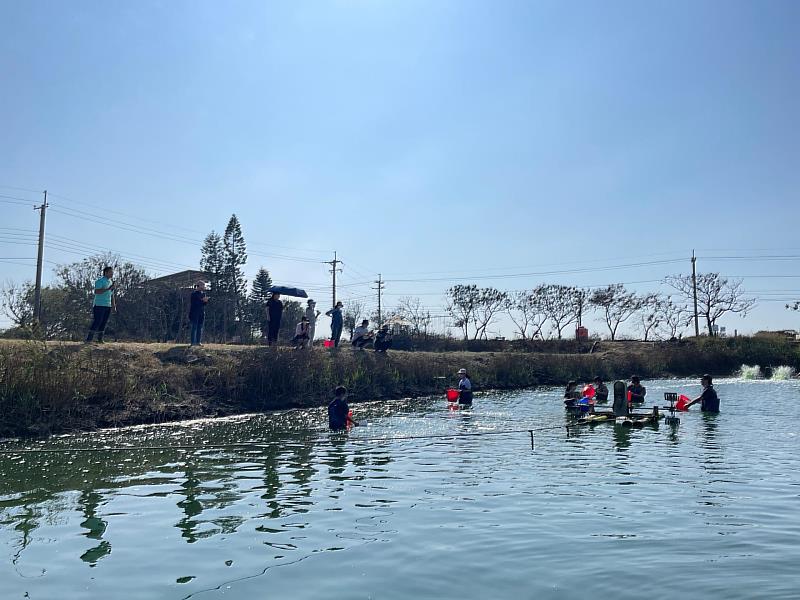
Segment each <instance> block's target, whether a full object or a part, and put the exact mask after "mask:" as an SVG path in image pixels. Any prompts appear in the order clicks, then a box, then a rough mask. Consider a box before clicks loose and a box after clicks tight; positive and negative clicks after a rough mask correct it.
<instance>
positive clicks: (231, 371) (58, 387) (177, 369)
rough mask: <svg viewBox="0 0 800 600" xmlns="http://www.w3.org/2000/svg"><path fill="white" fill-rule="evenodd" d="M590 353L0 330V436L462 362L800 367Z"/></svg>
mask: <svg viewBox="0 0 800 600" xmlns="http://www.w3.org/2000/svg"><path fill="white" fill-rule="evenodd" d="M602 348H603V351H601V352H597V353H594V354H545V353H517V352H497V353H494V352H485V353H478V352H442V353H431V352H390V353H389V354H388V355H379V354H375V353H374V352H369V351H367V352H354V351H352V350H351V349H350V348H342V349H339V350H338V351H336V352H330V351H326V350H323V349H321V348H315V349H313V350H311V351H299V352H298V351H292V350H287V349H283V348H281V349H272V348H265V347H254V346H226V345H216V344H212V345H208V346H205V347H204V348H203V349H201V350H190V349H189V348H187V347H186V346H174V345H172V344H139V343H119V344H117V343H108V344H105V345H103V346H85V345H82V344H76V343H57V342H56V343H53V342H51V343H47V344H44V343H41V342H32V341H25V342H20V341H8V340H5V341H0V436H30V435H43V434H48V433H54V432H61V431H69V430H75V429H93V428H98V427H107V426H114V425H127V424H138V423H154V422H155V423H158V422H164V421H171V420H178V419H187V418H196V417H201V416H213V415H228V414H235V413H241V412H247V411H253V410H271V409H279V408H287V407H297V406H313V405H319V404H321V403H323V402H326V401H327V400H328V399H329V397H330V394H331V390H332V389H333V387H335V386H336V385H344V386H346V387H347V388H348V389H349V390H350V392H351V394H352V397H353V398H354V399H355V400H356V401H358V400H372V399H380V398H397V397H409V396H421V395H430V394H438V393H441V392H442V391H443V390H444V388H445V387H447V386H448V385H452V384H454V383H455V381H456V377H455V373H456V372H457V370H458V369H459V368H461V367H464V368H466V369H467V370H468V371H469V372H470V374H471V376H472V378H473V381H474V382H475V383H476V384H477V385H479V386H480V387H481V388H483V389H512V388H524V387H532V386H536V385H544V384H554V385H555V384H563V383H564V382H565V381H567V380H570V379H575V380H578V381H588V380H590V379H591V378H592V377H594V375H597V374H600V375H602V376H603V377H605V378H606V379H608V380H612V379H615V378H627V377H628V376H629V375H630V374H631V373H634V372H635V373H638V374H640V375H641V376H642V377H654V376H663V375H680V376H687V375H696V374H699V373H703V372H711V373H713V374H715V375H724V374H729V373H731V372H733V371H734V370H736V369H738V368H739V366H740V365H741V364H742V363H743V362H747V363H757V364H761V365H762V366H766V365H773V366H777V365H779V364H787V365H791V366H794V367H796V368H797V367H800V358H798V352H797V350H796V348H794V347H792V346H790V345H788V344H784V343H778V342H776V341H774V340H768V341H766V342H765V341H762V340H758V339H756V338H737V339H736V340H701V341H698V343H686V344H682V345H675V344H662V345H655V344H615V345H611V344H603V345H602Z"/></svg>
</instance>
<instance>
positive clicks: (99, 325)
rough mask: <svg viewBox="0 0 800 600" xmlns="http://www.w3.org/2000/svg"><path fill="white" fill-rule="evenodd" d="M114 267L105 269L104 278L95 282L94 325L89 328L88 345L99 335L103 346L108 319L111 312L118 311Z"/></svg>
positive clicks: (99, 342) (98, 340)
mask: <svg viewBox="0 0 800 600" xmlns="http://www.w3.org/2000/svg"><path fill="white" fill-rule="evenodd" d="M113 276H114V267H103V276H102V277H100V279H98V280H97V281H95V282H94V301H93V302H92V325H91V326H90V327H89V335H88V336H86V343H89V342H91V341H93V340H94V334H95V333H96V334H97V343H98V344H102V343H104V342H103V334H104V333H105V331H106V325H107V324H108V317H110V316H111V311H112V310H114V311H116V310H117V299H116V298H115V297H114V282H113V281H112V280H111V278H112V277H113Z"/></svg>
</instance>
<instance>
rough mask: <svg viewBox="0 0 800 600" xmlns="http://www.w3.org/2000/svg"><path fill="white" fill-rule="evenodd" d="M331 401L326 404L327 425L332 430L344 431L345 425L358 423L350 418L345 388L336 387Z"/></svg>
mask: <svg viewBox="0 0 800 600" xmlns="http://www.w3.org/2000/svg"><path fill="white" fill-rule="evenodd" d="M333 393H334V398H333V401H332V402H331V403H330V404H328V427H330V428H331V430H333V431H344V430H346V429H347V425H348V424H351V425H358V423H356V422H355V421H353V420H352V419H351V418H350V407H349V406H348V405H347V388H345V387H344V386H341V385H340V386H339V387H337V388H336V389H335V390H334V391H333Z"/></svg>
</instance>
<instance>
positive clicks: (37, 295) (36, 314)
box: [33, 190, 47, 324]
mask: <svg viewBox="0 0 800 600" xmlns="http://www.w3.org/2000/svg"><path fill="white" fill-rule="evenodd" d="M33 210H38V211H39V254H38V256H37V257H36V287H35V289H34V293H33V320H34V321H35V322H36V323H37V324H39V322H40V319H41V316H42V263H43V262H44V217H45V213H46V212H47V190H45V191H44V202H43V203H42V205H41V206H35V207H34V208H33Z"/></svg>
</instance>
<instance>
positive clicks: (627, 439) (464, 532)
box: [0, 380, 800, 599]
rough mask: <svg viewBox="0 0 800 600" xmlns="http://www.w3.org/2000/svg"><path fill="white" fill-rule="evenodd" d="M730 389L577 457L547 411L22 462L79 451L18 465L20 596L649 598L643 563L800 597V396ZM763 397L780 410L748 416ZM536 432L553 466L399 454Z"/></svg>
mask: <svg viewBox="0 0 800 600" xmlns="http://www.w3.org/2000/svg"><path fill="white" fill-rule="evenodd" d="M693 386H694V387H696V383H695V382H694V381H692V382H688V381H658V382H649V383H648V390H649V391H650V392H651V393H652V394H653V397H654V398H655V397H658V396H659V395H660V394H662V393H663V392H664V391H684V390H688V391H696V390H695V389H694V387H693ZM717 388H718V391H719V393H720V396H721V398H722V408H723V412H722V413H720V414H719V415H702V414H700V413H697V412H690V413H688V414H687V413H684V414H682V415H681V424H680V425H679V426H662V427H660V428H653V427H645V428H644V429H641V430H637V429H628V428H624V427H617V426H615V425H614V424H597V425H595V426H592V427H586V428H581V429H579V430H576V431H575V433H574V435H570V437H567V436H566V435H565V430H564V425H565V416H564V414H563V408H562V407H561V402H560V399H559V396H560V394H559V393H558V391H556V392H550V391H537V392H519V393H511V394H509V393H505V394H504V393H497V394H487V395H484V396H481V397H479V398H478V399H477V400H476V404H475V406H474V407H473V408H472V409H471V410H465V411H448V410H447V408H446V406H445V403H444V402H443V401H440V400H419V401H405V402H389V403H371V404H368V405H359V406H357V407H356V412H357V413H358V417H359V419H360V420H361V421H362V422H363V423H364V427H359V428H356V429H354V430H353V431H351V432H350V434H349V435H338V434H337V435H330V434H328V432H327V431H325V429H324V425H325V421H324V419H325V414H324V411H323V410H308V411H292V412H286V413H282V414H277V415H270V416H253V417H247V418H238V419H230V420H225V421H204V422H196V423H190V424H181V425H173V426H159V427H140V428H131V429H127V430H119V431H106V432H100V433H96V434H85V435H77V436H63V437H59V438H55V439H51V440H48V441H46V442H29V443H25V444H16V445H15V444H14V443H11V442H6V443H5V444H4V445H3V448H4V449H16V450H24V449H47V450H57V452H52V453H51V452H48V453H23V452H16V453H10V454H2V455H0V472H2V480H0V546H2V548H3V549H4V552H5V553H6V557H7V560H6V561H3V563H2V564H3V566H2V567H0V580H1V581H2V582H3V589H4V593H3V598H4V599H5V598H6V597H9V598H25V597H32V598H41V597H44V598H55V597H58V598H65V599H71V598H84V597H89V596H91V597H121V598H170V599H172V598H175V599H178V598H188V597H192V598H222V597H223V596H225V597H226V598H235V599H244V598H254V597H263V595H264V592H265V590H269V593H270V594H272V596H271V597H276V598H284V597H292V598H339V597H342V596H343V595H345V596H351V595H352V596H363V597H381V598H409V597H437V598H451V597H452V598H463V597H469V598H487V597H497V596H498V595H499V596H503V597H534V596H536V597H559V598H583V597H585V595H586V594H585V592H586V589H587V587H586V582H591V588H592V590H593V592H594V593H595V594H596V595H598V596H600V597H602V596H608V595H611V594H613V595H614V596H619V597H623V598H628V597H629V598H634V597H637V598H638V597H639V595H640V590H639V589H638V588H637V587H636V586H632V587H629V586H620V585H619V581H621V580H624V579H625V578H627V577H629V575H630V573H629V567H630V566H631V565H635V568H636V570H637V572H640V573H650V575H651V576H652V577H650V579H654V578H657V577H658V575H659V574H663V573H664V572H676V573H680V574H681V577H679V578H660V579H658V581H659V583H658V585H657V586H656V587H655V589H654V590H653V591H652V592H649V593H650V595H652V596H654V597H656V598H673V597H676V596H678V595H685V596H686V595H688V596H693V597H701V596H702V597H723V596H731V597H736V596H739V597H756V596H758V597H787V598H788V597H792V595H793V594H794V592H795V590H796V576H795V574H794V573H795V570H796V568H795V567H796V564H797V562H798V561H799V560H800V549H798V545H797V544H796V539H797V536H798V534H800V525H798V520H797V519H796V518H795V517H794V514H795V509H796V506H797V501H798V497H799V496H800V476H798V474H797V459H796V455H797V448H798V439H797V436H796V434H795V433H794V431H793V430H792V429H787V428H785V427H784V425H783V422H782V415H783V414H785V413H786V412H788V410H789V408H790V407H791V406H792V403H793V402H794V399H795V397H796V395H797V392H798V384H797V382H794V381H785V382H768V381H734V380H730V381H721V382H719V383H718V384H717ZM763 397H770V398H771V405H770V406H771V407H774V408H775V411H774V412H768V413H767V412H763V411H762V412H761V413H755V414H754V412H753V411H752V410H748V407H749V406H751V405H752V403H753V402H757V401H759V400H760V399H762V398H763ZM781 407H783V409H781ZM528 426H535V427H536V429H537V434H536V449H535V450H534V451H532V450H531V447H530V439H529V436H528V434H527V433H521V434H502V435H491V436H482V437H450V438H448V437H444V438H442V437H426V438H424V439H416V440H408V439H402V440H393V439H392V438H398V437H407V436H436V435H444V434H458V433H476V432H498V431H505V430H519V429H522V430H524V429H525V428H526V427H528ZM766 432H769V436H768V441H769V443H765V439H766V438H767V436H766V435H765V433H766ZM178 446H181V448H177V447H178ZM91 449H94V450H92V451H89V450H91ZM586 556H592V557H594V560H590V561H585V560H580V561H579V562H580V575H581V576H580V577H576V572H575V560H576V557H586ZM454 564H457V565H458V568H457V569H454V568H451V567H452V566H453V565H454ZM702 564H707V565H711V564H713V565H714V569H713V570H708V569H698V568H697V566H698V565H702ZM469 573H476V574H477V573H480V577H467V576H465V574H469ZM767 574H768V576H767ZM331 582H335V584H334V585H331ZM121 590H123V592H121ZM343 590H347V591H348V593H345V594H343ZM349 592H352V594H351V593H349Z"/></svg>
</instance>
